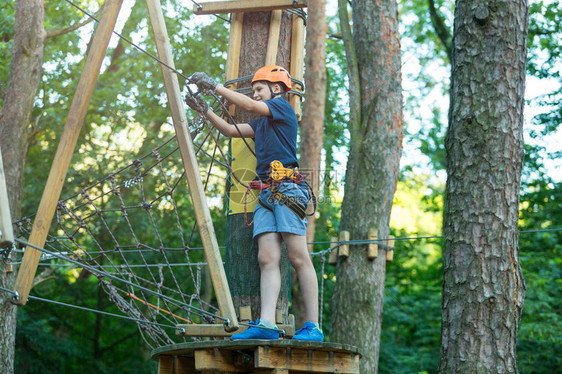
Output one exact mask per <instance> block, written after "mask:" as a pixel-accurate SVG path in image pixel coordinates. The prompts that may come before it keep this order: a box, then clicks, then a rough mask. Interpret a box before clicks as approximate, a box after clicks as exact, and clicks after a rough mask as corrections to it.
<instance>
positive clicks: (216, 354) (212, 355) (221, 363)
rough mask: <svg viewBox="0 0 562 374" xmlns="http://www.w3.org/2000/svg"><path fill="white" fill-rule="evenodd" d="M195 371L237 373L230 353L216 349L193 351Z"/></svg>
mask: <svg viewBox="0 0 562 374" xmlns="http://www.w3.org/2000/svg"><path fill="white" fill-rule="evenodd" d="M195 369H196V370H200V371H206V370H208V371H218V372H221V373H224V372H231V373H232V372H237V370H236V367H235V366H234V359H233V357H232V351H227V350H220V349H218V348H208V349H198V350H196V351H195Z"/></svg>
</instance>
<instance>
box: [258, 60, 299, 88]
mask: <svg viewBox="0 0 562 374" xmlns="http://www.w3.org/2000/svg"><path fill="white" fill-rule="evenodd" d="M258 81H266V82H271V83H277V82H282V83H284V84H285V87H286V90H285V91H289V90H290V89H291V75H290V74H289V72H288V71H287V70H286V69H285V68H282V67H281V66H277V65H267V66H264V67H263V68H259V69H258V71H256V74H254V78H252V86H253V85H254V83H255V82H258Z"/></svg>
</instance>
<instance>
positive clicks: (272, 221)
mask: <svg viewBox="0 0 562 374" xmlns="http://www.w3.org/2000/svg"><path fill="white" fill-rule="evenodd" d="M279 192H281V193H282V194H284V195H286V196H289V197H292V198H293V199H295V200H297V201H298V202H299V203H301V204H302V205H304V207H305V209H306V207H307V206H308V200H309V194H308V189H307V188H306V184H305V183H304V182H303V183H299V184H297V183H292V182H284V183H281V184H280V185H279ZM259 201H260V203H258V204H256V208H255V209H254V238H256V237H257V236H258V235H260V234H263V233H266V232H288V233H291V234H296V235H306V223H307V221H306V217H305V218H303V219H300V218H299V217H298V216H297V215H296V214H295V213H294V212H293V211H292V210H291V209H289V208H288V207H287V206H285V205H283V204H280V203H279V201H278V200H277V199H275V198H273V197H272V195H271V191H270V189H269V188H267V189H265V190H262V191H261V192H260V195H259ZM262 204H263V205H262Z"/></svg>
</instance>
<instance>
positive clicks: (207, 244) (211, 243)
mask: <svg viewBox="0 0 562 374" xmlns="http://www.w3.org/2000/svg"><path fill="white" fill-rule="evenodd" d="M147 5H148V13H149V15H150V22H151V23H152V29H153V31H154V39H155V41H156V49H157V51H158V57H159V58H160V59H161V60H162V61H163V62H164V63H165V64H167V65H168V66H170V67H172V68H174V59H173V55H172V47H171V45H170V39H169V38H168V31H167V30H166V24H165V23H164V15H163V14H162V7H161V5H160V1H159V0H147ZM161 68H162V75H163V76H164V85H165V86H166V93H167V95H168V104H169V105H170V111H171V113H172V121H173V123H174V128H175V131H176V138H177V141H178V145H179V148H180V154H181V158H182V163H183V167H184V170H185V176H186V179H187V184H188V186H189V192H190V194H191V199H192V201H193V207H194V209H195V217H196V219H197V226H198V228H199V234H200V236H201V241H202V242H203V248H204V251H205V257H206V258H207V263H208V266H209V270H210V273H211V279H212V282H213V287H214V290H215V294H216V297H217V303H218V305H219V309H220V314H221V316H223V317H225V318H228V320H229V321H230V324H229V326H226V327H225V328H227V329H228V330H229V331H235V330H237V329H238V320H237V318H236V312H235V311H234V303H233V302H232V297H231V295H230V288H229V286H228V282H227V281H226V273H225V271H224V267H223V264H222V258H221V254H220V251H219V245H218V242H217V238H216V235H215V229H214V227H213V221H212V220H211V214H210V212H209V207H208V206H207V198H206V196H205V193H204V190H203V183H202V182H201V175H200V174H199V166H198V165H197V159H196V157H195V150H194V147H193V143H192V140H191V136H190V135H189V132H188V128H189V127H188V122H187V118H186V115H185V112H186V111H185V108H184V105H183V99H182V97H181V91H180V86H179V83H178V78H177V76H176V73H175V72H174V71H172V70H171V69H169V68H167V67H166V66H164V65H162V66H161Z"/></svg>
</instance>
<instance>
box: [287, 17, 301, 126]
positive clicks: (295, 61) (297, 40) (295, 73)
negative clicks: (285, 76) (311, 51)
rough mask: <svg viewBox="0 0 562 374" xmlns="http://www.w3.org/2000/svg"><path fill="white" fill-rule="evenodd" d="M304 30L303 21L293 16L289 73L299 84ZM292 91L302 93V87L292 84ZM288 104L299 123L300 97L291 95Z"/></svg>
mask: <svg viewBox="0 0 562 374" xmlns="http://www.w3.org/2000/svg"><path fill="white" fill-rule="evenodd" d="M304 29H305V28H304V20H303V19H302V18H301V17H299V16H297V15H293V25H292V36H291V69H290V73H291V76H292V77H293V78H295V79H298V80H299V81H301V82H303V79H304V73H303V70H304ZM293 90H295V91H298V92H300V93H303V92H304V87H302V86H301V85H298V84H295V83H293ZM289 102H290V103H291V106H292V107H293V109H294V110H295V113H296V114H297V119H298V120H299V121H300V120H301V118H302V107H301V102H302V100H301V97H300V96H299V95H295V94H292V95H291V97H290V98H289Z"/></svg>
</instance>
